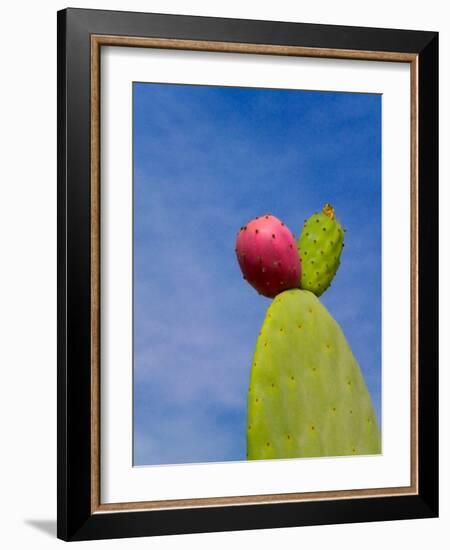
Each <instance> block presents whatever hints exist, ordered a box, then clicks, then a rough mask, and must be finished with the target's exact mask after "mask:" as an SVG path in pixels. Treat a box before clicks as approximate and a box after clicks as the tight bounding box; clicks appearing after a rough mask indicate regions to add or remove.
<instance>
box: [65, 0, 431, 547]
mask: <svg viewBox="0 0 450 550" xmlns="http://www.w3.org/2000/svg"><path fill="white" fill-rule="evenodd" d="M57 21H58V129H57V131H58V426H57V429H58V474H57V475H58V530H57V536H58V537H59V538H61V539H63V540H67V541H69V540H88V539H101V538H113V537H138V536H150V535H166V534H180V533H200V532H210V531H229V530H242V529H260V528H266V529H267V528H276V527H290V526H302V525H322V524H329V523H349V522H367V521H386V520H397V519H412V518H430V517H436V516H437V515H438V34H437V33H436V32H423V31H410V30H392V29H376V28H360V27H344V26H331V25H313V24H301V23H281V22H272V21H253V20H237V19H222V18H210V17H192V16H178V15H177V16H174V15H163V14H148V13H130V12H117V11H101V10H85V9H66V10H62V11H60V12H58V19H57ZM92 35H112V36H122V37H125V36H132V37H152V38H167V39H180V40H195V41H218V42H229V43H244V44H266V45H267V44H269V45H279V46H299V47H304V48H326V49H338V50H346V51H356V52H357V51H365V52H375V51H377V52H401V53H405V54H406V53H407V54H414V55H416V56H417V63H418V65H417V66H418V73H417V78H418V118H417V126H418V145H417V147H418V149H417V161H418V213H417V216H418V220H419V223H418V316H417V328H418V340H419V346H418V364H419V369H418V380H417V386H418V425H417V429H418V432H417V433H418V491H417V494H414V495H397V496H388V497H386V496H378V497H370V498H343V499H330V500H326V499H325V500H315V501H308V502H282V503H263V504H248V505H243V506H242V505H225V506H204V507H192V508H174V509H156V510H139V511H127V510H123V511H120V512H117V511H116V512H114V513H108V512H102V513H93V512H92V503H91V496H92V491H91V489H92V484H93V483H94V479H93V475H94V474H93V471H92V454H91V450H92V449H91V438H90V433H91V429H92V424H91V421H92V418H91V390H92V387H91V383H92V382H91V354H92V342H91V261H92V257H91V248H90V243H91V225H90V219H91V184H90V182H91V147H90V140H91V137H90V136H91V134H90V132H91V110H90V109H91V96H90V93H91V87H90V86H91V72H90V68H91V65H90V64H91V36H92ZM420 367H423V368H420Z"/></svg>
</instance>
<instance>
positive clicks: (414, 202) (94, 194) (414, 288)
mask: <svg viewBox="0 0 450 550" xmlns="http://www.w3.org/2000/svg"><path fill="white" fill-rule="evenodd" d="M90 46H91V51H90V60H91V64H90V83H91V87H90V105H91V112H90V116H91V127H90V139H91V143H90V152H91V160H90V178H91V191H90V197H91V198H90V204H91V206H90V212H91V226H90V227H91V233H90V234H91V240H90V248H91V278H90V281H91V283H90V284H91V328H90V331H91V513H92V514H101V513H105V512H119V511H132V510H155V509H160V510H164V509H173V508H199V507H219V506H229V505H250V504H269V503H272V504H273V503H283V502H302V501H304V502H306V501H315V500H339V499H346V498H349V497H351V498H365V497H386V496H405V495H417V494H418V490H419V478H418V475H419V474H418V471H419V464H418V445H419V434H418V402H419V394H418V391H419V385H418V381H419V372H418V369H419V350H418V322H417V319H418V315H419V311H418V291H419V286H418V280H419V264H418V261H419V248H418V247H419V230H418V220H419V218H418V209H419V207H418V199H419V197H418V169H419V159H418V146H419V142H418V139H419V128H418V118H419V113H418V108H419V99H418V85H419V63H418V55H417V54H415V53H402V52H390V51H379V52H378V51H361V50H348V49H330V48H309V47H297V46H279V45H269V44H267V45H262V44H247V43H234V42H217V41H201V40H181V39H164V38H142V37H133V36H115V35H96V34H92V35H91V39H90ZM102 46H118V47H138V48H165V49H175V50H192V51H209V52H230V53H239V54H246V53H247V54H261V55H278V56H298V57H318V58H333V59H356V60H373V61H390V62H399V63H408V64H409V65H410V74H411V272H410V273H411V484H410V486H409V487H393V488H380V489H359V490H348V491H324V492H314V493H288V494H270V495H257V496H235V497H217V498H201V499H182V500H164V501H147V502H122V503H114V504H102V503H101V501H100V494H101V493H100V478H101V476H100V463H101V456H100V307H101V298H100V294H101V293H100V269H101V265H100V193H101V188H100V187H101V186H100V85H101V83H100V51H101V47H102Z"/></svg>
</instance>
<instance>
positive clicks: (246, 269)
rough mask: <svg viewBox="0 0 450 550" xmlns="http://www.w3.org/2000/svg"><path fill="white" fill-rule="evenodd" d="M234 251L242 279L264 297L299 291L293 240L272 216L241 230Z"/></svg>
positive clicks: (258, 220)
mask: <svg viewBox="0 0 450 550" xmlns="http://www.w3.org/2000/svg"><path fill="white" fill-rule="evenodd" d="M235 251H236V256H237V259H238V262H239V266H240V268H241V270H242V273H243V275H244V279H246V280H247V281H248V283H250V284H251V285H252V286H253V287H254V288H255V289H256V290H257V291H258V292H259V293H260V294H262V295H263V296H266V297H268V298H273V297H274V296H276V295H277V294H279V293H280V292H282V291H283V290H287V289H290V288H296V287H298V281H299V279H300V273H301V265H300V257H299V255H298V251H297V247H296V243H295V239H294V236H293V235H292V233H291V232H290V231H289V230H288V228H287V227H286V226H285V224H284V223H283V222H282V221H280V220H279V219H278V218H276V217H275V216H272V215H270V214H266V215H265V216H259V217H257V218H255V219H254V220H251V221H250V222H248V223H247V225H244V227H241V229H240V231H239V233H238V234H237V238H236V249H235Z"/></svg>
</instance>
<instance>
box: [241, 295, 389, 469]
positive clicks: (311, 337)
mask: <svg viewBox="0 0 450 550" xmlns="http://www.w3.org/2000/svg"><path fill="white" fill-rule="evenodd" d="M380 449H381V440H380V432H379V429H378V425H377V420H376V417H375V413H374V409H373V406H372V401H371V398H370V395H369V392H368V390H367V387H366V384H365V382H364V379H363V376H362V373H361V371H360V368H359V366H358V363H357V361H356V359H355V358H354V356H353V354H352V352H351V349H350V347H349V345H348V343H347V341H346V339H345V336H344V334H343V332H342V330H341V328H340V327H339V325H338V323H337V322H336V321H335V320H334V319H333V317H332V316H331V315H330V314H329V313H328V311H327V309H326V308H325V307H324V306H323V305H322V304H321V302H320V301H319V300H318V299H317V298H316V296H315V295H314V294H312V293H311V292H308V291H305V290H298V289H294V290H287V291H285V292H282V293H281V294H279V295H278V296H277V297H276V298H275V299H274V300H273V302H272V303H271V305H270V307H269V309H268V311H267V315H266V318H265V320H264V324H263V326H262V329H261V332H260V334H259V337H258V341H257V344H256V350H255V354H254V357H253V363H252V369H251V375H250V386H249V391H248V406H247V458H248V459H249V460H255V459H276V458H297V457H298V458H300V457H324V456H345V455H364V454H366V455H369V454H377V453H380V452H381V450H380Z"/></svg>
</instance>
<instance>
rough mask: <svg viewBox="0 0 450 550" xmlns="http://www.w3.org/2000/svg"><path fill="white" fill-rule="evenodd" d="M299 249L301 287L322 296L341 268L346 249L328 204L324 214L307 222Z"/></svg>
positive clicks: (315, 215)
mask: <svg viewBox="0 0 450 550" xmlns="http://www.w3.org/2000/svg"><path fill="white" fill-rule="evenodd" d="M297 247H298V251H299V255H300V258H301V262H302V273H301V278H300V284H299V285H298V286H299V287H300V288H302V289H304V290H310V291H311V292H314V294H315V295H316V296H320V295H321V294H322V293H323V292H324V291H325V290H326V289H327V288H328V287H329V286H330V284H331V281H332V280H333V278H334V276H335V274H336V271H337V270H338V268H339V265H340V257H341V253H342V248H343V247H344V230H343V229H342V227H341V224H340V223H339V222H338V221H337V220H336V218H335V215H334V210H333V207H332V206H331V205H330V204H325V206H324V207H323V210H322V212H316V213H315V214H313V215H312V216H311V217H310V218H309V219H307V220H305V224H304V225H303V229H302V233H301V235H300V237H299V239H298V242H297Z"/></svg>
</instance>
